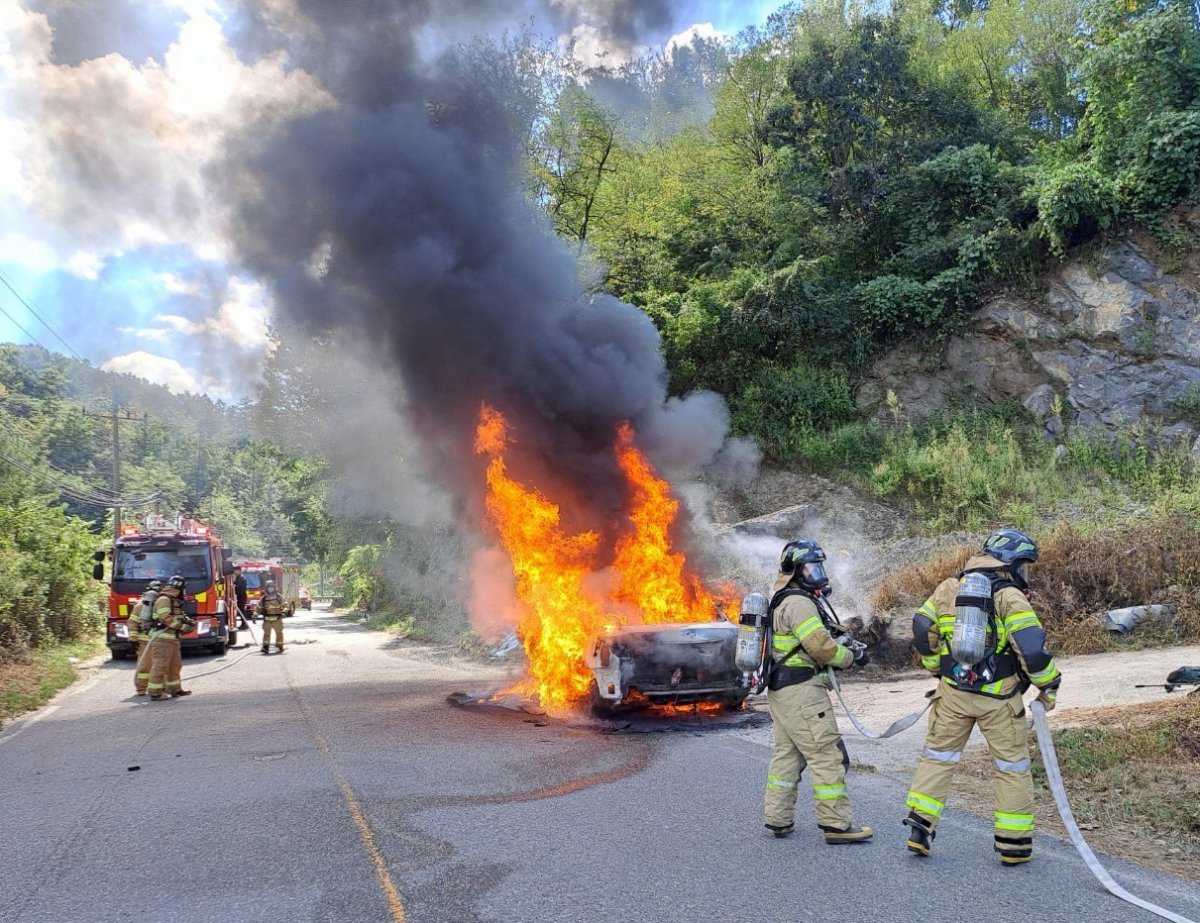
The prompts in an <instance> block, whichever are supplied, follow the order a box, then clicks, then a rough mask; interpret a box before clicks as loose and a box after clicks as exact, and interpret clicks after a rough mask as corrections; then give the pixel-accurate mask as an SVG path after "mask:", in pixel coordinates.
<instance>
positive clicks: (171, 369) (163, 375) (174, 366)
mask: <svg viewBox="0 0 1200 923" xmlns="http://www.w3.org/2000/svg"><path fill="white" fill-rule="evenodd" d="M100 368H102V369H104V371H106V372H117V373H122V372H124V373H128V374H130V375H136V376H138V377H139V378H145V379H146V380H147V381H151V382H154V383H155V384H158V385H166V387H167V388H168V389H169V390H171V391H173V392H175V393H176V394H186V393H189V392H190V393H193V394H199V393H200V392H201V391H203V390H204V389H203V388H202V387H201V386H200V383H199V382H198V381H197V380H196V377H195V376H194V375H193V374H192V373H191V372H189V371H188V370H187V369H185V368H184V367H183V366H182V365H180V364H179V362H177V361H176V360H175V359H169V358H167V357H166V356H156V355H154V354H153V353H148V352H145V351H144V350H140V349H139V350H137V351H135V352H131V353H126V354H125V355H123V356H113V357H112V358H111V359H109V360H108V361H107V362H104V363H103V364H101V366H100Z"/></svg>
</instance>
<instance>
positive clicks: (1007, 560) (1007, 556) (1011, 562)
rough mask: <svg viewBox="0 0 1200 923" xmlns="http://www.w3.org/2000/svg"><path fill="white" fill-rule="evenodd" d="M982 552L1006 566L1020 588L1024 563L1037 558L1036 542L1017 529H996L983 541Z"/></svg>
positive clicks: (1022, 580)
mask: <svg viewBox="0 0 1200 923" xmlns="http://www.w3.org/2000/svg"><path fill="white" fill-rule="evenodd" d="M983 553H984V554H986V555H991V556H992V557H993V558H995V559H996V560H997V561H1000V562H1001V563H1002V564H1004V565H1005V566H1007V567H1008V572H1009V573H1010V574H1012V575H1013V580H1014V581H1015V582H1016V584H1017V586H1019V587H1020V588H1021V589H1022V590H1024V589H1027V588H1028V586H1029V585H1028V584H1027V583H1026V582H1025V565H1026V563H1029V564H1032V563H1033V562H1034V561H1036V560H1037V559H1038V546H1037V542H1035V541H1034V540H1033V539H1031V538H1030V537H1029V536H1028V535H1026V534H1025V533H1024V532H1022V531H1020V530H1019V529H997V530H996V531H995V532H993V533H992V534H991V535H989V536H988V537H987V538H986V539H984V541H983Z"/></svg>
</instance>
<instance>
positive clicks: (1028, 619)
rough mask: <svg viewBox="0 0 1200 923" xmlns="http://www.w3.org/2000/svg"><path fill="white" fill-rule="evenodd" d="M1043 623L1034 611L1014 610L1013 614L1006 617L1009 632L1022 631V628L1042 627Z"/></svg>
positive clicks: (1005, 621)
mask: <svg viewBox="0 0 1200 923" xmlns="http://www.w3.org/2000/svg"><path fill="white" fill-rule="evenodd" d="M1041 624H1042V623H1041V622H1039V621H1038V617H1037V615H1036V614H1035V613H1033V612H1014V613H1013V614H1012V615H1006V616H1005V617H1004V627H1005V628H1007V629H1008V633H1009V634H1012V633H1013V632H1014V631H1020V630H1021V629H1022V628H1030V627H1033V626H1036V627H1041Z"/></svg>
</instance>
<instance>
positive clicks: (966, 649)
mask: <svg viewBox="0 0 1200 923" xmlns="http://www.w3.org/2000/svg"><path fill="white" fill-rule="evenodd" d="M993 605H994V604H993V602H992V581H991V579H990V578H989V577H988V575H987V574H985V573H982V572H981V571H973V572H971V573H969V574H964V575H963V576H962V577H961V578H960V579H959V581H958V595H957V596H956V597H955V599H954V634H953V635H952V636H951V638H950V653H951V655H952V656H953V657H954V659H955V660H957V661H958V662H959V663H960V664H961V665H962V666H963V668H964V669H967V670H969V669H971V668H972V667H974V666H975V665H976V664H977V663H979V662H980V661H981V660H983V658H984V657H985V656H986V655H987V633H988V622H989V620H990V614H991V612H992V609H993Z"/></svg>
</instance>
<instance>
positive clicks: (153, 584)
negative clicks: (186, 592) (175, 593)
mask: <svg viewBox="0 0 1200 923" xmlns="http://www.w3.org/2000/svg"><path fill="white" fill-rule="evenodd" d="M146 589H148V590H153V591H154V592H155V593H159V592H161V591H162V581H161V580H151V581H150V582H149V583H148V584H146Z"/></svg>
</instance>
